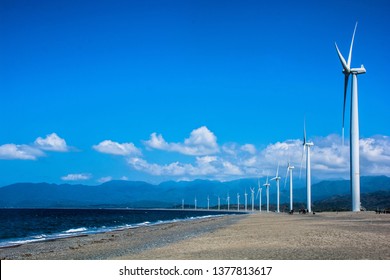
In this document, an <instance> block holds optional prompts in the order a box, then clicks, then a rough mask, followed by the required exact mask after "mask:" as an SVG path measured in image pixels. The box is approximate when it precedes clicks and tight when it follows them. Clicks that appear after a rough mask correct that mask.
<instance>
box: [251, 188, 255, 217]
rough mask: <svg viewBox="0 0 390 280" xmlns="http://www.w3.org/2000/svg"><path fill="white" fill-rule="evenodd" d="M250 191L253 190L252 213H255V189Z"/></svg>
mask: <svg viewBox="0 0 390 280" xmlns="http://www.w3.org/2000/svg"><path fill="white" fill-rule="evenodd" d="M250 189H251V200H252V212H253V211H255V189H254V188H252V187H251V188H250Z"/></svg>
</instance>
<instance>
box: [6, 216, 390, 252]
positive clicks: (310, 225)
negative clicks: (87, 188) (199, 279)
mask: <svg viewBox="0 0 390 280" xmlns="http://www.w3.org/2000/svg"><path fill="white" fill-rule="evenodd" d="M0 259H23V260H28V259H38V260H39V259H40V260H56V259H58V260H67V259H75V260H77V259H84V260H88V259H100V260H108V259H122V260H130V259H133V260H142V259H148V260H153V259H182V260H191V259H199V260H202V259H204V260H207V259H217V260H228V259H231V260H233V259H242V260H243V259H269V260H273V259H274V260H316V259H319V260H358V259H370V260H389V259H390V215H388V214H387V215H386V214H375V213H373V212H358V213H353V212H340V213H336V212H335V213H329V212H328V213H316V214H315V215H312V214H308V215H299V214H294V215H288V214H284V213H279V214H277V213H264V212H263V213H258V212H257V213H253V214H249V215H233V216H230V215H228V216H223V217H210V218H206V219H199V220H194V221H181V222H177V223H171V224H162V225H153V226H146V227H140V228H135V229H126V230H122V231H114V232H108V233H102V234H94V235H87V236H82V237H73V238H66V239H58V240H54V241H45V242H37V243H30V244H24V245H21V246H18V247H12V248H3V249H0Z"/></svg>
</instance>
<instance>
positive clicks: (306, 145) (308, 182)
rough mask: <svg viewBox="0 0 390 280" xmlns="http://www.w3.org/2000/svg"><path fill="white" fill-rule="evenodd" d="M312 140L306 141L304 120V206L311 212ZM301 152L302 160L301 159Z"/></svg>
mask: <svg viewBox="0 0 390 280" xmlns="http://www.w3.org/2000/svg"><path fill="white" fill-rule="evenodd" d="M313 145H314V144H313V142H307V141H306V121H304V123H303V153H304V152H305V150H306V193H307V198H306V199H307V200H306V204H307V205H306V207H307V211H308V212H311V167H310V147H311V146H313ZM303 153H302V160H303ZM302 160H301V169H302Z"/></svg>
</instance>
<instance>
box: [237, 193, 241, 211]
mask: <svg viewBox="0 0 390 280" xmlns="http://www.w3.org/2000/svg"><path fill="white" fill-rule="evenodd" d="M237 211H240V194H239V193H237Z"/></svg>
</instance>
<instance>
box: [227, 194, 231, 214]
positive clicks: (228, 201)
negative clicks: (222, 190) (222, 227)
mask: <svg viewBox="0 0 390 280" xmlns="http://www.w3.org/2000/svg"><path fill="white" fill-rule="evenodd" d="M226 200H227V207H228V211H229V210H230V196H229V193H228V195H227V198H226Z"/></svg>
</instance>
